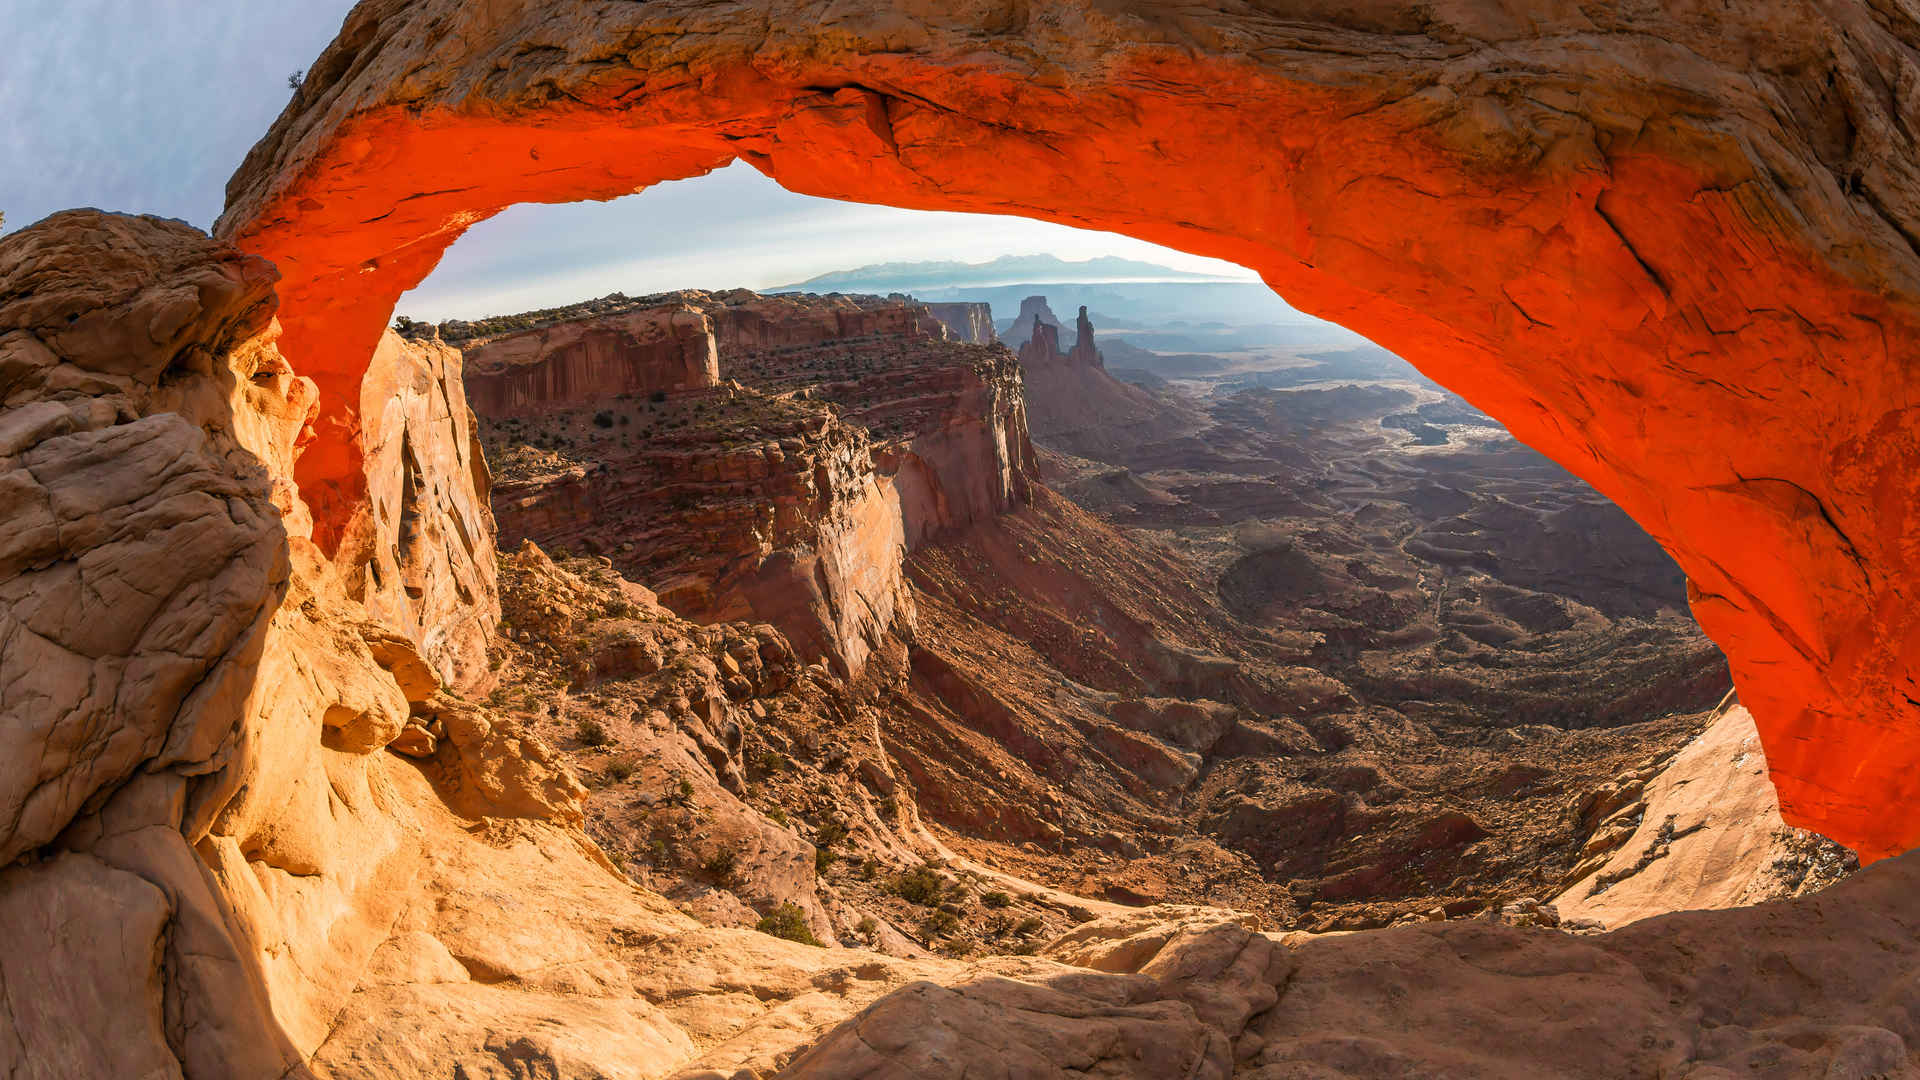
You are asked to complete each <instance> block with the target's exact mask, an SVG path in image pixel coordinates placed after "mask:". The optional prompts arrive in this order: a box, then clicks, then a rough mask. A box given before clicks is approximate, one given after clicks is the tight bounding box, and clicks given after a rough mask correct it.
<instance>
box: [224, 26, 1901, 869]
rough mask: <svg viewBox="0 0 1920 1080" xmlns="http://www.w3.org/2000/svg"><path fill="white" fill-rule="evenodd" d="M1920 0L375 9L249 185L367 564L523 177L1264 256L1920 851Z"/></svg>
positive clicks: (1795, 786)
mask: <svg viewBox="0 0 1920 1080" xmlns="http://www.w3.org/2000/svg"><path fill="white" fill-rule="evenodd" d="M1915 41H1920V26H1917V25H1916V20H1915V19H1914V17H1913V15H1912V14H1911V13H1910V12H1907V11H1906V10H1905V9H1899V8H1895V7H1892V6H1889V5H1885V4H1875V3H1868V2H1866V0H1851V2H1841V3H1813V2H1811V0H1773V2H1768V3H1762V4H1743V5H1732V6H1728V7H1724V8H1718V9H1714V10H1712V11H1711V12H1709V11H1706V10H1704V9H1694V8H1686V9H1662V8H1654V7H1641V8H1634V9H1632V10H1630V11H1622V10H1617V9H1611V8H1609V9H1606V10H1604V11H1602V10H1599V9H1593V8H1590V7H1581V6H1565V5H1550V4H1544V3H1539V2H1537V0H1507V2H1503V3H1496V4H1478V5H1469V6H1453V7H1447V8H1441V9H1434V8H1419V9H1414V8H1409V7H1406V6H1404V5H1400V4H1394V3H1384V2H1377V0H1365V2H1362V3H1358V4H1337V5H1334V4H1323V3H1318V2H1308V0H1303V2H1299V3H1290V4H1283V5H1280V6H1279V7H1274V6H1272V5H1267V6H1265V7H1263V8H1261V9H1260V10H1258V11H1255V10H1251V9H1248V8H1246V7H1244V6H1242V5H1240V4H1238V3H1227V2H1226V0H1213V2H1212V3H1201V4H1198V5H1194V4H1188V5H1180V6H1178V7H1169V6H1164V5H1157V4H1155V5H1149V4H1143V3H1131V2H1128V3H1103V4H1090V3H1084V2H1074V0H1056V2H1042V3H1030V4H1020V5H1005V4H978V5H958V6H956V5H951V4H936V3H929V2H912V3H908V4H906V5H905V6H902V5H899V4H889V5H876V6H874V7H873V8H871V9H861V8H843V7H836V8H835V9H834V10H833V11H832V12H831V13H830V14H828V15H827V16H826V17H822V13H821V11H820V10H819V9H818V7H817V6H815V5H811V4H805V3H799V2H797V0H760V2H758V3H752V4H748V5H745V6H742V7H738V8H730V9H727V11H726V12H724V13H721V12H716V11H715V10H714V9H713V8H711V7H710V6H709V5H706V4H699V3H693V2H691V0H666V2H661V3H653V4H647V5H644V6H640V5H616V6H611V7H609V6H606V5H601V4H595V3H588V2H586V0H571V2H563V3H542V4H538V5H534V4H530V3H520V2H513V3H504V4H488V5H471V4H464V3H458V2H455V0H370V2H368V3H364V4H362V5H361V6H360V7H359V8H357V9H356V10H355V11H354V12H353V14H352V15H351V16H349V18H348V19H347V21H346V24H345V26H344V27H343V29H342V31H341V34H340V37H339V38H338V39H337V40H336V42H335V43H334V45H333V46H332V47H330V48H329V49H328V50H327V52H326V53H325V54H324V55H323V56H322V57H321V58H320V59H319V60H318V61H317V62H316V63H315V64H314V65H313V66H312V68H311V70H310V72H309V75H308V78H307V81H306V83H305V84H304V85H303V86H302V88H301V89H300V91H299V93H298V94H297V95H296V96H295V98H294V100H293V101H292V103H291V104H290V105H289V106H288V108H287V110H286V112H285V113H284V114H283V115H282V117H281V118H280V120H279V121H278V122H277V123H276V124H275V125H274V128H273V130H272V131H271V132H270V133H269V134H268V135H267V137H266V138H265V139H264V140H263V141H262V142H261V144H260V145H259V146H258V147H257V148H256V149H255V150H254V152H253V153H252V154H251V155H250V156H249V158H248V160H247V161H246V163H245V164H244V165H243V166H242V168H241V169H240V171H239V172H238V174H237V175H236V176H235V178H234V180H233V182H232V184H231V186H230V189H229V208H228V211H227V213H226V215H225V216H224V217H223V218H222V220H221V222H220V226H219V232H220V234H221V235H223V236H225V237H228V238H231V239H233V240H235V241H237V242H238V243H239V244H241V246H242V247H243V248H245V249H246V250H248V251H252V252H257V253H259V254H262V255H265V256H267V257H269V258H272V259H273V260H275V262H276V263H277V264H278V265H279V266H280V268H281V271H282V273H283V274H284V275H285V283H284V285H283V288H282V295H283V297H284V299H285V301H286V303H285V306H284V309H283V316H282V322H283V323H284V325H285V326H286V333H287V348H288V350H289V352H290V354H293V355H297V356H299V357H300V364H301V370H302V372H303V373H304V374H307V375H308V376H310V377H311V378H312V379H313V380H314V381H315V383H316V384H317V386H318V389H319V391H320V397H321V402H322V408H321V412H320V415H319V416H318V418H317V419H316V422H315V424H314V428H313V439H312V442H311V443H310V444H309V445H308V447H307V448H306V451H305V453H304V454H303V456H302V457H301V459H300V463H299V479H300V483H301V486H302V488H303V490H304V491H306V492H307V497H308V500H309V502H310V503H311V504H312V506H313V508H314V537H315V539H316V541H317V542H318V543H319V544H320V546H321V547H322V549H323V550H332V549H334V548H335V547H337V546H338V544H339V542H340V538H341V534H342V531H343V529H344V527H345V525H346V522H347V519H348V517H349V516H350V513H351V508H352V507H353V506H356V505H358V502H359V500H360V492H359V490H358V489H359V487H360V486H361V485H362V480H361V479H360V477H361V473H360V470H359V467H358V462H357V455H358V453H359V448H358V442H357V438H356V436H357V432H358V430H359V428H360V426H361V424H362V418H361V417H360V415H359V412H358V410H357V407H356V399H357V394H358V391H359V384H360V378H361V374H362V372H363V371H364V370H365V368H366V365H367V363H368V358H369V357H370V356H371V355H372V352H373V349H374V347H375V345H376V343H377V340H378V335H379V332H380V329H381V327H382V326H383V325H384V324H385V322H386V320H387V318H388V316H389V314H390V313H391V311H392V307H393V301H394V299H395V298H396V297H397V296H399V294H400V293H401V292H402V291H404V290H405V289H407V288H409V287H410V286H412V285H414V284H415V283H416V282H418V281H419V280H421V279H422V278H423V277H424V276H425V275H426V274H427V273H428V272H429V271H430V270H431V269H432V267H433V265H434V264H435V263H436V262H437V260H438V259H439V256H440V253H441V251H442V250H444V248H445V247H446V245H448V244H450V243H451V242H452V241H453V240H454V239H455V238H456V237H457V236H459V235H460V233H461V231H462V230H463V229H465V228H466V227H467V226H468V225H470V224H472V223H473V222H474V221H477V220H479V219H481V218H484V217H486V216H488V215H490V214H493V213H495V212H497V211H499V210H500V209H502V208H504V207H506V206H508V205H511V204H513V203H515V202H519V201H523V200H529V199H537V200H542V201H556V200H567V199H581V198H604V197H608V196H612V195H617V194H624V193H626V192H630V191H634V190H638V189H640V188H643V187H645V186H647V185H650V184H653V183H656V182H658V181H661V180H666V179H672V178H678V177H686V176H692V175H696V174H698V173H701V172H704V171H706V170H709V169H712V168H715V167H718V166H720V165H722V164H725V163H726V162H728V161H731V160H734V159H736V158H740V159H745V160H747V161H749V162H750V163H752V164H753V165H755V166H756V167H758V168H760V169H762V170H763V171H765V172H767V173H768V174H770V175H771V176H773V177H774V178H776V179H777V180H779V181H780V182H781V183H782V184H784V185H786V186H787V187H789V188H792V189H794V190H797V191H801V192H806V193H809V194H815V195H824V196H839V197H848V198H855V199H860V200H865V201H872V202H887V203H893V204H897V205H902V206H909V207H921V208H929V209H948V210H980V211H994V212H1006V213H1019V214H1026V215H1029V216H1035V217H1041V218H1046V219H1050V220H1055V221H1062V222H1068V223H1071V224H1075V225H1083V226H1090V227H1095V228H1105V229H1113V230H1116V231H1120V232H1124V233H1128V234H1130V235H1134V236H1137V237H1141V238H1143V239H1147V240H1151V241H1156V242H1159V243H1163V244H1168V245H1171V246H1174V247H1178V248H1182V249H1184V250H1187V251H1192V252H1195V253H1198V254H1203V255H1210V256H1217V257H1221V258H1227V259H1232V260H1235V261H1237V262H1240V263H1242V264H1244V265H1247V266H1250V267H1253V268H1254V269H1256V270H1258V271H1259V272H1260V273H1261V274H1263V275H1264V276H1265V278H1266V279H1267V281H1268V282H1270V283H1271V284H1272V285H1273V286H1274V287H1275V288H1276V289H1278V290H1279V291H1280V292H1281V293H1282V294H1283V295H1285V296H1286V297H1287V299H1288V300H1289V301H1291V302H1292V303H1294V304H1296V305H1297V306H1299V307H1301V308H1303V309H1305V310H1307V311H1310V312H1313V313H1315V314H1318V315H1322V316H1325V317H1328V318H1332V319H1335V320H1337V321H1340V322H1342V323H1344V324H1346V325H1348V326H1350V327H1353V328H1354V329H1356V330H1359V331H1361V332H1363V333H1366V334H1367V335H1369V336H1371V337H1373V338H1374V339H1375V340H1376V341H1378V342H1379V343H1380V344H1382V345H1384V346H1386V347H1388V348H1390V349H1392V350H1393V351H1395V352H1397V353H1399V354H1401V355H1403V356H1405V357H1407V358H1409V359H1410V360H1412V361H1413V362H1415V363H1416V364H1418V365H1419V366H1420V367H1422V368H1423V369H1424V370H1425V371H1427V372H1428V373H1429V374H1431V375H1433V376H1434V377H1435V378H1437V379H1439V380H1440V381H1441V382H1443V383H1445V384H1447V385H1449V386H1451V387H1454V388H1456V389H1457V390H1459V391H1460V392H1461V393H1462V394H1463V395H1464V396H1466V397H1467V398H1468V399H1470V400H1471V401H1472V402H1473V403H1474V404H1476V405H1478V406H1480V407H1481V408H1483V409H1485V410H1486V411H1487V412H1489V413H1491V414H1492V415H1494V416H1496V417H1498V418H1499V419H1501V420H1502V421H1503V422H1504V423H1506V424H1507V425H1508V426H1509V427H1510V428H1511V429H1512V430H1513V431H1514V433H1515V434H1516V435H1518V436H1519V437H1520V438H1522V439H1524V440H1526V441H1527V442H1529V443H1531V444H1532V445H1534V446H1536V447H1539V448H1540V449H1542V450H1543V451H1545V452H1547V453H1548V454H1550V455H1551V456H1553V457H1554V458H1555V459H1556V460H1558V461H1560V462H1562V463H1563V464H1565V465H1567V466H1568V467H1569V468H1571V469H1572V470H1573V471H1574V472H1576V473H1578V474H1579V475H1580V476H1582V477H1583V478H1584V479H1586V480H1588V481H1590V482H1592V483H1593V484H1594V485H1595V486H1596V487H1598V488H1599V489H1600V490H1601V491H1603V492H1605V493H1606V494H1608V495H1609V496H1611V497H1612V498H1614V499H1615V500H1616V501H1617V502H1619V503H1620V505H1621V506H1622V507H1624V508H1625V509H1626V510H1627V511H1628V512H1629V513H1630V514H1632V515H1633V516H1634V518H1635V519H1636V520H1638V521H1639V522H1640V523H1641V524H1642V525H1643V526H1645V527H1646V529H1647V531H1648V532H1650V533H1651V534H1653V535H1654V536H1655V537H1657V538H1659V539H1660V540H1661V542H1662V543H1664V544H1665V545H1666V546H1667V547H1668V549H1669V550H1670V551H1672V552H1673V554H1674V556H1675V557H1676V559H1678V561H1679V562H1680V564H1681V566H1682V567H1683V568H1684V569H1685V570H1686V572H1687V573H1688V575H1689V577H1690V578H1691V580H1692V583H1693V597H1694V607H1695V610H1696V612H1697V613H1698V615H1699V618H1700V620H1701V622H1702V624H1703V625H1704V626H1705V627H1706V628H1707V629H1708V630H1709V632H1711V633H1712V634H1713V636H1714V637H1715V638H1716V640H1718V641H1719V642H1720V643H1721V645H1723V646H1724V647H1725V649H1726V651H1727V653H1728V655H1729V657H1730V658H1731V661H1732V666H1733V670H1734V673H1735V677H1736V680H1737V682H1738V683H1739V685H1740V687H1741V691H1742V695H1743V698H1744V700H1746V701H1747V702H1748V703H1749V705H1750V706H1751V707H1752V709H1753V712H1754V716H1755V718H1756V720H1757V722H1758V724H1759V728H1760V730H1761V733H1762V737H1763V738H1764V740H1765V741H1766V744H1767V755H1768V759H1769V761H1770V762H1771V764H1772V769H1773V773H1774V776H1775V779H1776V782H1777V784H1778V785H1779V788H1780V794H1781V803H1782V810H1783V812H1784V814H1785V816H1786V817H1787V819H1788V820H1789V821H1792V822H1795V823H1799V824H1803V825H1808V826H1811V827H1815V828H1818V829H1821V830H1824V831H1826V832H1828V833H1830V834H1832V835H1834V836H1836V837H1839V838H1841V839H1843V840H1845V841H1846V842H1847V843H1849V844H1852V845H1854V846H1856V847H1858V848H1859V849H1860V850H1861V851H1862V853H1863V854H1865V855H1867V856H1869V857H1874V856H1882V855H1886V854H1888V853H1891V852H1894V851H1898V850H1902V849H1904V848H1906V847H1909V846H1912V845H1913V844H1915V843H1916V842H1920V813H1915V812H1914V811H1912V810H1911V809H1910V808H1911V807H1913V806H1916V805H1920V798H1916V796H1920V769H1915V768H1914V765H1915V764H1916V759H1917V758H1920V705H1916V704H1915V702H1916V701H1920V685H1916V680H1915V671H1914V669H1915V664H1916V661H1920V633H1916V632H1915V631H1916V630H1920V626H1916V620H1920V614H1916V608H1915V607H1914V605H1913V604H1911V603H1910V600H1909V593H1910V591H1911V585H1912V583H1913V582H1914V581H1915V579H1916V578H1920V517H1916V512H1915V511H1916V505H1917V503H1916V499H1915V488H1914V484H1913V483H1912V480H1911V477H1912V476H1913V475H1915V469H1914V467H1913V466H1914V464H1915V458H1916V457H1917V456H1920V446H1916V440H1915V439H1914V437H1913V434H1912V433H1913V430H1914V426H1915V425H1914V422H1913V421H1914V416H1915V413H1914V412H1913V410H1914V408H1915V407H1916V400H1915V387H1914V382H1913V379H1912V378H1911V376H1910V374H1909V368H1910V365H1909V364H1907V363H1905V361H1904V360H1903V359H1902V357H1905V356H1907V355H1909V354H1911V353H1912V351H1913V346H1914V343H1915V341H1916V338H1920V309H1917V306H1916V299H1917V298H1920V255H1916V253H1915V245H1914V240H1915V238H1916V237H1920V164H1917V160H1920V159H1917V157H1916V151H1915V145H1914V141H1913V139H1912V138H1911V134H1910V132H1909V127H1908V125H1909V123H1910V120H1909V119H1908V118H1910V117H1911V116H1912V115H1914V113H1915V110H1916V105H1917V104H1920V103H1917V102H1916V97H1915V95H1916V93H1920V90H1916V87H1920V60H1917V58H1916V53H1915V49H1914V46H1913V45H1912V44H1911V43H1913V42H1915Z"/></svg>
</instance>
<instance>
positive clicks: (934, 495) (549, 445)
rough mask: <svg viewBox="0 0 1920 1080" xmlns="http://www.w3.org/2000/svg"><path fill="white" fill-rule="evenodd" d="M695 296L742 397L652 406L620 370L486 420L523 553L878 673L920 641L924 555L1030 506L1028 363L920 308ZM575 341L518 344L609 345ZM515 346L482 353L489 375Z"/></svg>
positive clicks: (560, 331) (510, 526) (501, 495)
mask: <svg viewBox="0 0 1920 1080" xmlns="http://www.w3.org/2000/svg"><path fill="white" fill-rule="evenodd" d="M676 295H678V296H680V297H682V298H683V303H685V304H687V305H690V306H691V307H695V308H698V309H699V310H700V311H702V312H704V315H703V316H702V317H703V319H705V320H707V323H708V325H709V326H710V327H711V330H710V331H708V332H704V337H705V340H706V341H707V342H708V346H707V347H708V348H709V349H712V350H716V351H717V355H718V359H717V361H716V362H715V368H716V370H717V372H718V374H719V376H720V377H721V378H722V379H723V380H724V382H723V383H721V384H718V385H714V386H712V387H711V388H706V389H701V388H694V389H684V388H683V389H674V390H669V389H662V390H660V391H656V392H654V393H648V394H642V393H638V392H635V391H634V390H633V389H632V387H631V386H630V385H629V380H628V379H627V378H625V377H624V376H621V375H617V374H615V375H614V377H612V378H611V380H610V381H609V382H607V383H606V384H604V385H599V386H592V385H586V384H576V385H573V389H572V390H571V391H570V392H568V393H566V394H562V395H560V396H557V397H554V398H551V399H547V398H540V397H535V398H530V399H528V400H527V401H525V402H524V403H522V405H521V406H516V407H514V408H512V409H509V410H508V411H507V412H506V413H504V414H493V413H489V412H488V411H487V410H486V409H484V408H482V409H480V415H481V417H482V419H483V420H484V427H485V434H486V438H487V441H488V442H489V444H490V445H491V448H492V456H493V459H494V460H495V461H496V462H497V463H498V466H499V468H500V470H501V476H502V480H501V483H500V485H499V486H498V488H497V490H496V491H495V493H494V509H495V512H496V513H497V514H498V516H499V520H500V523H501V529H502V535H503V536H504V537H505V539H506V542H507V543H509V544H515V543H518V542H519V541H520V540H522V539H534V540H536V541H538V542H539V543H541V544H543V545H546V546H547V547H549V548H552V549H554V550H556V551H566V552H581V553H592V554H605V555H606V556H608V557H609V558H611V559H613V560H614V561H615V563H616V565H618V567H619V568H620V570H621V571H622V572H623V573H625V574H626V575H628V576H629V577H631V578H633V579H634V580H636V581H641V582H645V583H646V584H647V585H648V586H649V587H650V588H652V589H654V590H655V591H656V592H658V593H659V594H660V596H661V598H662V600H663V601H664V602H665V603H666V604H667V606H668V607H671V608H672V609H673V610H675V611H677V612H679V613H681V614H683V615H686V616H688V617H690V618H697V619H700V620H703V621H729V620H748V621H763V622H771V623H773V624H774V625H776V626H778V627H779V628H780V629H781V630H782V631H783V632H784V633H785V634H787V635H788V636H789V637H790V638H791V639H792V640H793V642H794V643H795V644H796V645H797V646H798V647H799V648H800V650H801V652H802V654H803V655H804V656H805V657H806V658H807V659H808V660H820V659H825V660H828V661H830V662H831V663H833V664H834V665H835V666H836V667H837V668H838V669H839V670H840V671H841V672H842V673H843V674H849V675H857V674H858V673H859V672H860V671H861V669H862V668H864V666H865V664H866V662H867V657H868V655H869V654H870V653H871V652H872V651H873V650H874V649H875V648H876V647H878V645H879V642H880V639H881V638H883V637H885V636H886V635H889V634H891V633H893V632H894V631H895V630H896V629H898V630H900V631H901V632H903V633H911V629H912V626H913V602H912V597H911V595H910V594H909V592H908V590H907V587H906V583H905V579H904V576H903V573H902V560H903V559H904V557H905V556H906V554H907V552H908V551H910V550H912V549H913V548H915V547H917V546H919V545H920V544H921V543H922V542H923V541H925V540H926V539H927V538H928V537H929V536H932V535H935V534H937V533H940V532H943V531H950V530H953V529H957V528H962V527H964V526H966V525H969V524H971V523H973V522H975V521H980V520H985V519H987V518H989V517H991V516H992V515H994V514H997V513H999V512H1001V511H1002V510H1005V509H1007V508H1009V507H1011V506H1014V505H1017V504H1019V503H1021V502H1023V501H1024V500H1025V499H1026V498H1027V495H1028V491H1029V488H1030V486H1031V484H1032V481H1033V474H1034V465H1033V452H1032V447H1031V446H1030V445H1029V442H1028V439H1027V430H1026V413H1025V402H1024V397H1023V395H1022V393H1021V389H1020V379H1019V375H1018V372H1017V370H1016V368H1015V365H1014V364H1013V358H1012V357H1011V356H1010V355H1008V354H1007V353H1006V352H1005V350H1002V349H995V348H990V347H985V346H978V345H967V344H961V343H956V342H951V341H948V340H946V339H945V337H944V334H945V331H944V328H942V327H941V326H940V325H939V324H938V323H935V324H933V326H932V327H931V328H929V327H928V325H927V323H928V319H929V316H928V315H927V314H926V309H925V308H923V307H921V306H919V305H914V304H907V303H904V302H898V301H894V302H881V301H879V300H878V299H877V298H872V297H860V298H846V297H838V296H836V297H812V296H778V297H760V296H757V295H755V294H753V293H747V292H735V293H722V294H704V293H683V294H676ZM614 317H615V318H626V317H628V316H614ZM606 318H607V316H596V320H599V321H604V319H606ZM569 325H572V324H569V323H564V322H562V323H558V324H553V325H550V326H549V327H547V328H545V329H542V330H538V331H530V332H527V333H523V334H522V335H519V336H517V337H512V338H506V339H502V340H504V342H505V343H507V344H510V345H515V346H516V347H518V344H517V343H519V342H521V341H523V340H528V339H530V337H531V335H533V334H539V335H542V336H554V335H562V336H565V337H566V339H567V340H571V337H572V336H576V335H578V334H580V333H590V332H591V331H590V330H580V329H575V330H567V329H565V328H566V327H568V326H569ZM590 325H598V321H596V322H595V323H593V324H590ZM689 329H691V324H689ZM496 347H497V346H496V345H494V344H487V345H481V346H479V347H478V348H477V350H476V354H477V355H478V356H479V357H481V358H482V361H481V362H482V363H484V364H486V365H487V367H488V368H489V369H491V368H493V367H495V366H497V365H496V364H495V362H494V359H490V358H492V357H494V352H493V350H494V349H495V348H496ZM571 355H572V350H571V349H569V348H567V347H562V348H560V349H559V350H558V351H554V352H548V353H538V352H536V353H535V354H534V355H532V356H528V357H525V358H523V360H522V361H521V362H519V363H518V365H517V366H519V367H521V368H523V369H524V368H531V367H541V368H551V367H552V366H554V365H556V364H558V365H565V364H567V363H570V360H569V357H570V356H571ZM475 378H476V379H478V380H482V381H485V380H490V379H491V378H493V376H491V375H485V374H481V375H476V376H475Z"/></svg>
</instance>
